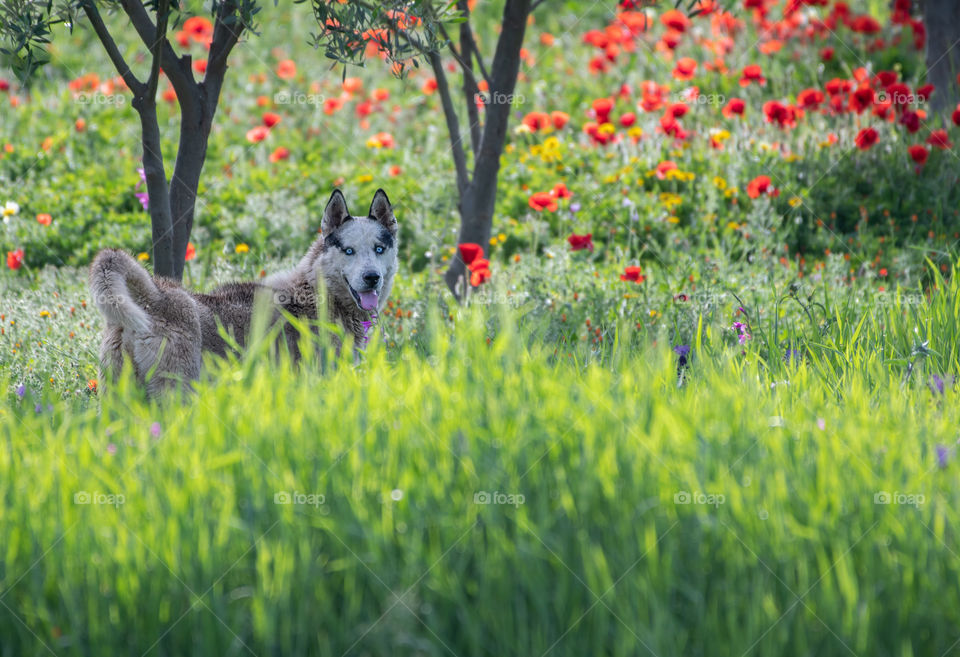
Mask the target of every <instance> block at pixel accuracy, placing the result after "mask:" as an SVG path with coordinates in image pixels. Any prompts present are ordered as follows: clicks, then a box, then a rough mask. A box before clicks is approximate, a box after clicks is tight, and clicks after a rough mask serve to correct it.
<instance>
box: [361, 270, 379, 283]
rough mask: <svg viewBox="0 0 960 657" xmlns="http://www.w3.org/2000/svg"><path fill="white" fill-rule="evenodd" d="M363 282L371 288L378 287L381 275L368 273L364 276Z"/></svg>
mask: <svg viewBox="0 0 960 657" xmlns="http://www.w3.org/2000/svg"><path fill="white" fill-rule="evenodd" d="M363 282H364V283H366V284H367V285H369V286H370V287H376V285H377V283H379V282H380V274H378V273H377V272H375V271H371V272H367V273H366V274H364V275H363Z"/></svg>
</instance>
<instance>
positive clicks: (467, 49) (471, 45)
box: [457, 0, 493, 85]
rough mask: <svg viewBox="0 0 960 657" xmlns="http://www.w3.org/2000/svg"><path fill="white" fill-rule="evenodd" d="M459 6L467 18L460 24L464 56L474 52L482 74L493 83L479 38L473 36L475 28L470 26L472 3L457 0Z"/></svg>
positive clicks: (467, 56)
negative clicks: (481, 53)
mask: <svg viewBox="0 0 960 657" xmlns="http://www.w3.org/2000/svg"><path fill="white" fill-rule="evenodd" d="M457 8H458V9H460V11H461V12H463V17H464V18H465V19H466V20H465V21H463V23H461V24H460V49H461V50H462V51H463V55H464V57H466V58H468V59H469V57H470V53H473V58H474V59H475V60H476V61H477V66H479V67H480V75H482V76H483V79H484V80H486V81H487V85H492V84H493V82H492V81H491V79H490V74H489V73H488V72H487V67H486V65H484V63H483V57H482V56H481V55H480V48H479V47H478V46H477V40H476V39H475V38H474V37H473V28H472V27H470V5H469V4H467V1H466V0H457ZM471 68H472V67H471Z"/></svg>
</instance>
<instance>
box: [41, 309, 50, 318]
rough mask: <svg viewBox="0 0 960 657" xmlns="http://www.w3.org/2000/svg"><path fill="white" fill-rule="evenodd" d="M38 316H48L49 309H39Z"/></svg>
mask: <svg viewBox="0 0 960 657" xmlns="http://www.w3.org/2000/svg"><path fill="white" fill-rule="evenodd" d="M40 316H41V317H49V316H50V311H49V310H41V311H40Z"/></svg>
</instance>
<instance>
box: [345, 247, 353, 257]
mask: <svg viewBox="0 0 960 657" xmlns="http://www.w3.org/2000/svg"><path fill="white" fill-rule="evenodd" d="M343 252H344V253H346V254H347V255H353V249H352V248H350V247H349V246H348V247H347V248H345V249H344V250H343Z"/></svg>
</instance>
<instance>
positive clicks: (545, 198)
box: [529, 192, 560, 212]
mask: <svg viewBox="0 0 960 657" xmlns="http://www.w3.org/2000/svg"><path fill="white" fill-rule="evenodd" d="M529 204H530V207H531V208H533V209H534V210H536V211H537V212H543V211H544V210H550V212H556V211H557V209H558V208H559V207H560V206H558V205H557V199H556V198H554V197H553V195H552V194H551V193H550V192H536V193H534V194H532V195H531V196H530V201H529Z"/></svg>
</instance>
